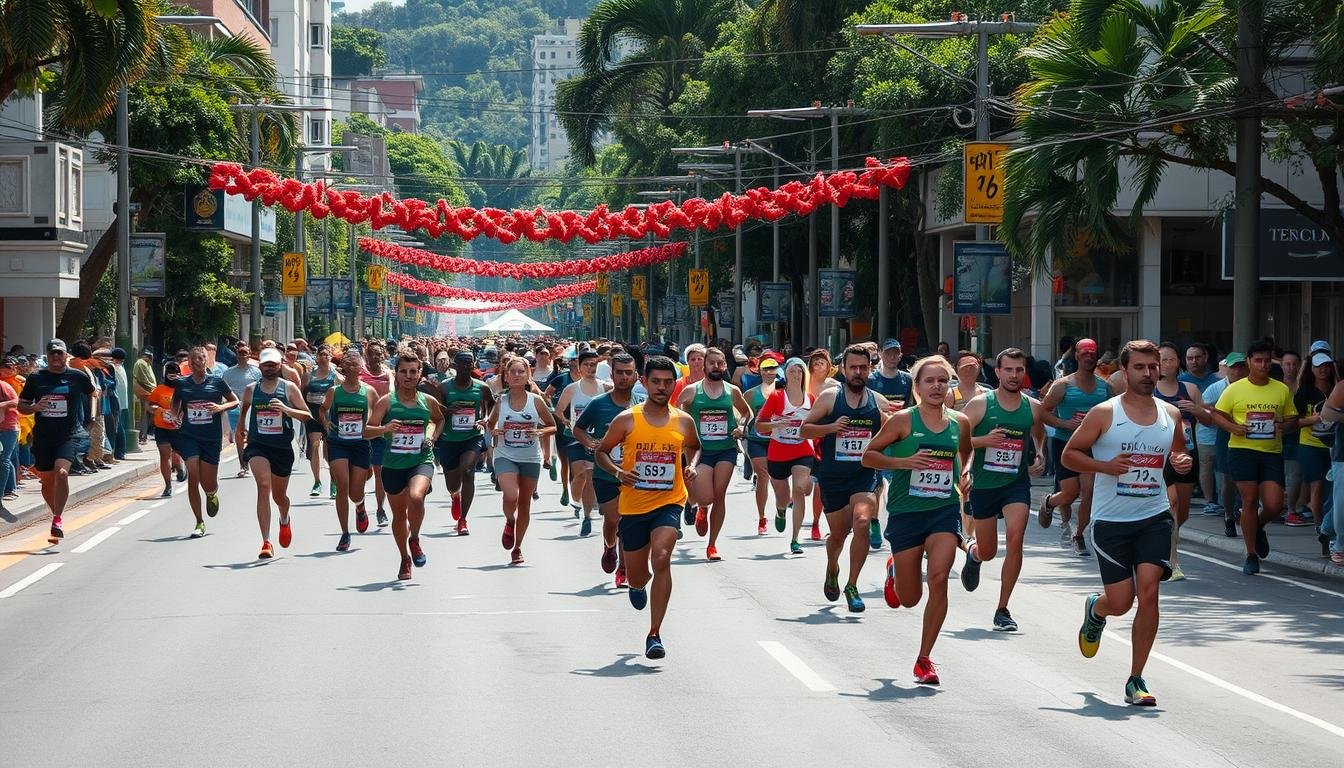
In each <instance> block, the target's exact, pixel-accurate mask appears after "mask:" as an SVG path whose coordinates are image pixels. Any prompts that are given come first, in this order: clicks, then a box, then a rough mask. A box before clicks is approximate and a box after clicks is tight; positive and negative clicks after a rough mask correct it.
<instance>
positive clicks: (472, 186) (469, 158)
mask: <svg viewBox="0 0 1344 768" xmlns="http://www.w3.org/2000/svg"><path fill="white" fill-rule="evenodd" d="M446 146H447V148H448V155H449V157H451V158H452V160H453V163H454V164H456V165H457V168H458V171H459V173H461V175H462V177H463V179H464V182H463V185H462V188H463V191H465V192H466V193H467V197H468V198H470V200H471V204H472V205H474V206H476V207H478V208H479V207H481V206H483V205H490V206H492V207H494V208H515V207H517V205H518V203H519V201H520V199H521V198H522V194H521V193H522V191H523V190H524V189H525V187H524V186H523V185H522V184H520V183H519V180H521V179H527V178H529V177H530V176H531V175H532V168H531V167H530V166H529V165H528V163H527V150H525V149H514V148H513V147H510V146H508V145H507V144H493V145H491V144H487V143H485V142H484V141H477V142H476V143H474V144H467V143H466V142H464V141H460V140H458V139H452V140H450V141H449V142H448V143H447V145H446ZM466 179H478V180H479V181H465V180H466ZM487 190H488V191H487Z"/></svg>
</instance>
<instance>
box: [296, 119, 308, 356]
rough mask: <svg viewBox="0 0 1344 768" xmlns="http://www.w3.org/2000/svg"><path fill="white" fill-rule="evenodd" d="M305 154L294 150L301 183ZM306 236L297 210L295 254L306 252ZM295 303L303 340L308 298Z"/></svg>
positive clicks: (300, 147)
mask: <svg viewBox="0 0 1344 768" xmlns="http://www.w3.org/2000/svg"><path fill="white" fill-rule="evenodd" d="M303 153H304V147H303V145H302V144H300V145H298V146H297V147H295V148H294V178H295V179H296V180H298V181H300V182H302V181H303ZM305 234H306V233H305V232H304V231H303V209H302V208H300V209H299V210H297V211H295V212H294V252H295V253H304V250H303V248H304V242H303V241H304V236H305ZM303 270H304V272H305V273H306V272H308V271H309V269H308V255H307V254H306V253H305V254H304V257H303ZM304 282H305V284H306V283H307V281H306V280H305V281H304ZM294 303H295V305H297V306H298V312H296V313H295V314H297V315H298V316H299V327H298V329H297V330H296V331H295V335H296V336H299V337H300V338H302V337H306V336H307V334H306V333H304V327H303V326H304V323H303V319H304V318H305V317H306V316H307V315H306V314H305V313H306V312H307V311H308V308H307V303H308V297H307V296H306V295H304V296H300V297H298V299H297V300H296V301H295V302H294Z"/></svg>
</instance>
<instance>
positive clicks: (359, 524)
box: [355, 504, 369, 533]
mask: <svg viewBox="0 0 1344 768" xmlns="http://www.w3.org/2000/svg"><path fill="white" fill-rule="evenodd" d="M355 530H356V531H359V532H360V533H364V532H365V531H367V530H369V512H368V510H366V509H364V505H363V504H358V505H356V506H355Z"/></svg>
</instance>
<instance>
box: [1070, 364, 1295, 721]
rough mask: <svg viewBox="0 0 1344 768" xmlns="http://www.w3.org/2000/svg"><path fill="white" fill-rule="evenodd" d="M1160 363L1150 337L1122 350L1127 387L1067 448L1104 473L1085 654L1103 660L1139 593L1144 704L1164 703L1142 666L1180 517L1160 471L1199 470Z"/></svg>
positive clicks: (1137, 667) (1082, 632) (1086, 468)
mask: <svg viewBox="0 0 1344 768" xmlns="http://www.w3.org/2000/svg"><path fill="white" fill-rule="evenodd" d="M1159 359H1160V358H1159V356H1158V349H1157V346H1156V345H1154V344H1153V343H1152V342H1151V341H1143V340H1139V341H1131V342H1129V343H1127V344H1125V346H1124V348H1123V349H1121V350H1120V366H1121V368H1122V369H1123V370H1124V371H1125V393H1124V394H1123V395H1117V396H1116V397H1113V398H1111V399H1109V400H1107V401H1106V402H1105V403H1102V404H1101V405H1098V406H1096V407H1094V408H1092V409H1091V410H1090V411H1089V412H1088V414H1087V416H1086V417H1085V418H1084V419H1083V422H1082V424H1081V425H1079V426H1078V428H1077V429H1076V430H1075V431H1074V433H1073V437H1072V438H1070V440H1069V443H1068V445H1067V446H1066V447H1065V449H1064V453H1063V461H1064V462H1065V463H1066V464H1068V465H1069V466H1070V467H1071V468H1072V470H1073V471H1075V472H1079V473H1083V472H1087V473H1095V474H1096V478H1097V481H1096V485H1095V488H1094V493H1095V501H1096V503H1095V506H1094V508H1093V510H1092V511H1093V515H1092V521H1093V522H1092V546H1093V547H1094V548H1095V549H1096V550H1097V565H1098V566H1099V567H1100V569H1101V581H1102V584H1103V585H1104V587H1105V592H1104V594H1098V593H1093V594H1092V595H1090V596H1089V597H1088V598H1087V602H1086V604H1085V607H1084V609H1083V625H1082V627H1081V628H1080V629H1079V630H1078V649H1079V650H1080V651H1082V654H1083V656H1084V657H1085V658H1089V659H1090V658H1092V657H1093V656H1096V655H1097V649H1098V648H1099V647H1100V646H1101V635H1102V630H1104V629H1105V628H1106V617H1108V616H1123V615H1125V614H1126V613H1129V609H1130V607H1131V606H1133V605H1134V598H1135V596H1137V597H1138V602H1139V608H1138V612H1137V613H1136V614H1135V615H1134V627H1133V630H1132V633H1131V641H1130V647H1131V648H1132V658H1131V664H1130V670H1129V680H1127V681H1126V682H1125V702H1126V703H1128V704H1135V705H1138V706H1143V707H1151V706H1156V704H1157V698H1156V697H1155V696H1153V695H1152V694H1151V693H1149V691H1148V684H1147V683H1146V682H1144V679H1143V668H1144V666H1145V665H1146V664H1147V662H1148V655H1149V653H1151V652H1152V650H1153V642H1154V641H1155V640H1156V639H1157V624H1158V604H1157V602H1158V601H1157V593H1158V584H1159V583H1160V582H1162V581H1165V580H1166V579H1167V578H1168V577H1169V576H1170V575H1171V565H1170V563H1169V562H1168V560H1167V557H1168V556H1169V553H1170V551H1171V539H1172V535H1173V534H1172V530H1171V529H1172V527H1173V525H1174V521H1173V520H1172V516H1171V510H1170V501H1169V500H1168V498H1167V494H1166V488H1165V487H1164V486H1165V485H1166V481H1165V480H1164V479H1163V476H1162V471H1161V468H1162V467H1164V466H1165V465H1166V464H1167V462H1168V461H1169V462H1170V463H1171V467H1172V469H1173V470H1175V471H1176V472H1177V473H1178V474H1185V473H1188V472H1190V471H1191V470H1192V469H1193V468H1194V461H1193V460H1192V459H1191V457H1190V454H1188V453H1186V452H1185V451H1186V446H1185V434H1184V430H1182V429H1178V428H1177V424H1179V423H1180V422H1181V413H1180V411H1179V410H1178V409H1177V408H1176V407H1175V406H1173V405H1170V404H1168V403H1165V402H1160V401H1158V400H1157V399H1156V398H1154V397H1153V389H1154V388H1155V386H1156V383H1157V379H1158V375H1159V370H1160V367H1161V364H1160V362H1159ZM1267 367H1268V366H1266V368H1267ZM1285 391H1286V388H1285Z"/></svg>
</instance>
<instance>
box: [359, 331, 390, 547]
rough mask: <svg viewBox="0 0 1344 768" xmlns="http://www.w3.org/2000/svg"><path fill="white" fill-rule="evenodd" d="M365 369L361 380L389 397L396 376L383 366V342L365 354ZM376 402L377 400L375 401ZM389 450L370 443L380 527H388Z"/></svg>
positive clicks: (381, 443)
mask: <svg viewBox="0 0 1344 768" xmlns="http://www.w3.org/2000/svg"><path fill="white" fill-rule="evenodd" d="M364 357H365V360H364V362H365V366H366V367H365V369H364V370H362V371H360V372H359V380H360V381H361V382H363V383H365V384H367V385H369V386H370V387H373V394H374V396H375V397H376V398H378V399H381V398H383V397H386V396H387V393H388V391H389V390H391V388H392V382H393V379H394V375H393V373H392V371H390V370H388V369H387V368H385V367H384V366H383V360H384V359H385V358H386V357H387V347H385V346H383V343H382V342H381V341H374V342H372V343H370V344H369V345H368V348H367V349H366V350H365V353H364ZM375 402H376V400H375ZM386 450H387V441H385V440H373V441H371V442H370V443H369V471H370V472H372V473H373V496H374V502H375V503H376V507H375V513H376V514H375V519H376V520H377V522H378V527H379V528H382V527H383V526H385V525H387V513H386V512H384V511H383V501H384V499H385V498H386V497H387V494H386V492H385V491H384V489H383V454H384V453H385V452H386ZM350 495H351V496H352V497H354V498H358V499H363V498H364V488H363V487H362V486H361V487H360V488H358V489H357V490H356V491H354V492H352V493H351V494H350Z"/></svg>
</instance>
